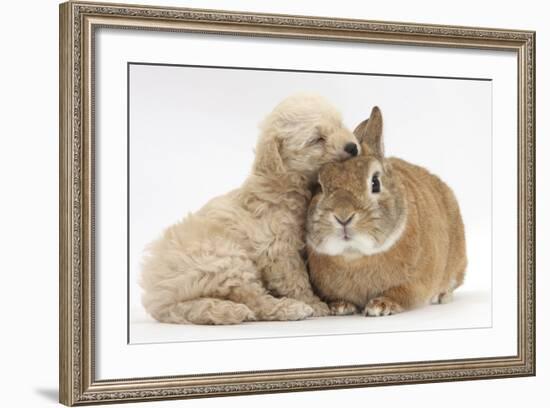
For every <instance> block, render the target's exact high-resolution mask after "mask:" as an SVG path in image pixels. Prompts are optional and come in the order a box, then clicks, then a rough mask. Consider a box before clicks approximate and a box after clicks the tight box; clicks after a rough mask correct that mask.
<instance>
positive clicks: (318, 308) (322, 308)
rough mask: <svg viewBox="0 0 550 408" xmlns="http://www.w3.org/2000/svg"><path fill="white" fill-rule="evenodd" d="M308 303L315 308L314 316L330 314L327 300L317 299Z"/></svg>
mask: <svg viewBox="0 0 550 408" xmlns="http://www.w3.org/2000/svg"><path fill="white" fill-rule="evenodd" d="M308 305H310V306H311V307H312V308H313V314H312V317H322V316H328V315H330V309H329V307H328V305H327V304H326V303H325V302H322V301H320V300H317V301H313V302H308Z"/></svg>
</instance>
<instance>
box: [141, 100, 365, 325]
mask: <svg viewBox="0 0 550 408" xmlns="http://www.w3.org/2000/svg"><path fill="white" fill-rule="evenodd" d="M350 144H352V145H351V148H350ZM354 146H356V147H355V148H354ZM357 149H360V147H359V145H358V144H357V140H356V138H355V136H354V135H353V133H351V132H350V131H349V130H347V129H346V128H345V127H344V126H343V124H342V120H341V116H340V114H339V113H338V112H337V111H336V110H335V109H334V108H333V107H332V106H331V105H330V104H329V103H328V102H327V101H326V100H324V99H323V98H321V97H320V96H316V95H305V94H300V95H295V96H292V97H289V98H287V99H285V100H284V101H283V102H281V103H280V104H279V105H278V106H277V107H276V108H275V109H274V110H273V112H271V114H269V115H268V116H267V118H266V119H265V120H264V121H263V123H262V125H261V133H260V136H259V139H258V144H257V147H256V157H255V161H254V164H253V168H252V172H251V174H250V175H249V177H248V178H247V179H246V180H245V182H244V184H243V185H242V186H241V188H239V189H236V190H234V191H231V192H229V193H227V194H225V195H223V196H220V197H216V198H214V199H212V200H211V201H210V202H208V203H207V204H206V205H205V206H204V207H203V208H202V209H201V210H199V211H198V212H197V213H195V214H192V215H189V216H188V217H186V218H185V219H183V220H182V221H181V222H179V223H177V224H175V225H173V226H171V227H169V228H168V229H166V230H165V231H164V233H163V235H162V236H161V238H160V239H158V240H156V241H154V242H153V243H151V244H150V245H149V247H148V254H147V255H146V257H145V259H144V262H143V270H142V275H141V280H140V284H141V286H142V288H143V290H144V293H143V298H142V302H143V305H144V307H145V309H146V310H147V312H148V313H149V314H150V315H151V316H153V317H154V318H155V319H157V320H158V321H160V322H166V323H195V324H235V323H240V322H243V321H247V320H298V319H304V318H306V317H308V316H311V315H316V316H322V315H326V314H328V313H329V310H328V307H327V305H326V304H325V303H323V302H321V301H320V300H319V298H318V297H317V296H315V295H314V294H313V291H312V289H311V285H310V282H309V279H308V273H307V271H306V267H305V265H304V262H303V258H302V254H303V251H304V247H305V243H304V239H305V236H304V235H305V232H304V230H305V226H304V223H305V219H306V211H307V205H308V202H309V199H310V192H309V186H310V184H311V183H312V182H313V181H314V180H315V178H316V176H317V172H318V170H319V169H320V167H321V166H322V165H323V164H325V163H328V162H331V161H338V160H344V159H347V158H349V157H350V156H351V155H353V154H357Z"/></svg>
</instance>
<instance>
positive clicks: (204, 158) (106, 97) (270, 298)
mask: <svg viewBox="0 0 550 408" xmlns="http://www.w3.org/2000/svg"><path fill="white" fill-rule="evenodd" d="M534 374H535V33H534V32H532V31H518V30H506V29H491V28H470V27H455V26H443V25H441V26H435V25H423V24H417V23H396V22H374V21H363V20H347V19H333V18H320V17H305V16H289V15H268V14H251V13H242V12H235V11H213V10H198V9H183V8H165V7H149V6H135V5H121V4H118V5H106V4H99V3H97V4H96V3H89V2H68V3H64V4H62V5H61V6H60V401H61V402H62V403H63V404H66V405H79V404H90V403H107V402H129V401H147V400H158V399H176V398H193V397H205V396H220V395H234V394H253V393H268V392H281V391H306V390H318V389H332V388H346V387H364V386H375V385H392V384H408V383H423V382H434V381H454V380H472V379H487V378H502V377H515V376H530V375H534Z"/></svg>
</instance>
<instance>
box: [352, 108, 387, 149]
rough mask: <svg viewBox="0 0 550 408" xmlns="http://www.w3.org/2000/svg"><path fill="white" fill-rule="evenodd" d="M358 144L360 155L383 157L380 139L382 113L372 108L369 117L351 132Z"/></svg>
mask: <svg viewBox="0 0 550 408" xmlns="http://www.w3.org/2000/svg"><path fill="white" fill-rule="evenodd" d="M353 133H354V134H355V137H356V138H357V140H359V143H361V148H362V154H363V156H367V155H369V154H372V155H374V156H376V157H380V158H382V157H384V140H383V138H382V112H380V108H379V107H378V106H375V107H374V108H372V111H371V113H370V117H369V118H368V119H366V120H364V121H363V122H361V123H360V124H359V125H358V126H357V127H356V128H355V130H354V131H353Z"/></svg>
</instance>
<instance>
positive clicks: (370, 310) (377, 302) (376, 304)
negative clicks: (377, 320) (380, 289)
mask: <svg viewBox="0 0 550 408" xmlns="http://www.w3.org/2000/svg"><path fill="white" fill-rule="evenodd" d="M402 311H403V308H402V307H401V305H400V304H399V303H397V302H396V301H394V300H392V299H390V298H388V297H386V296H380V297H377V298H374V299H371V300H370V301H369V303H367V306H365V310H364V314H365V316H388V315H392V314H396V313H400V312H402Z"/></svg>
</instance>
